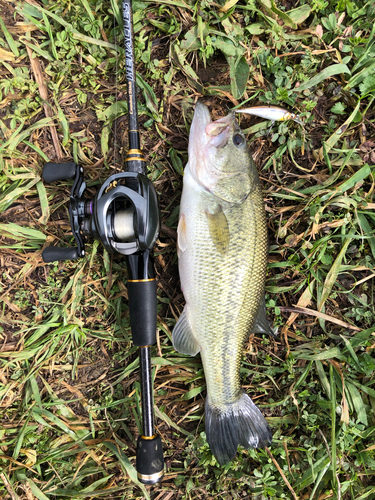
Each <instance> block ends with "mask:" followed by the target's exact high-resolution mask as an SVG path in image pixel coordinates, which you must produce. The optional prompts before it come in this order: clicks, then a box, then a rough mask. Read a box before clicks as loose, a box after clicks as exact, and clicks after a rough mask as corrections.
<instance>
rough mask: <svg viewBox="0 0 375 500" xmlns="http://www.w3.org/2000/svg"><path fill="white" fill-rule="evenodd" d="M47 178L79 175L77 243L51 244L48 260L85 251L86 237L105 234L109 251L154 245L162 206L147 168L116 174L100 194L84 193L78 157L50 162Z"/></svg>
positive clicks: (74, 197)
mask: <svg viewBox="0 0 375 500" xmlns="http://www.w3.org/2000/svg"><path fill="white" fill-rule="evenodd" d="M130 154H131V153H130ZM43 179H44V180H45V182H47V183H51V182H54V181H62V180H69V179H75V181H74V185H73V187H72V190H71V193H70V207H69V215H70V221H71V227H72V232H73V236H74V238H75V240H76V244H77V246H76V247H70V248H69V247H68V248H67V247H47V248H45V249H44V251H43V253H42V256H43V260H44V262H54V261H59V260H75V259H78V258H79V257H83V256H84V255H85V245H84V237H89V238H93V239H99V240H101V242H102V243H103V245H104V247H105V248H106V250H107V251H108V252H111V253H113V252H118V253H121V254H123V255H132V254H134V253H136V252H144V251H148V250H151V249H152V248H153V246H154V244H155V241H156V239H157V237H158V234H159V230H160V214H159V206H158V200H157V197H156V193H155V189H154V187H153V185H152V183H151V181H150V180H149V179H148V178H147V177H146V176H145V175H143V174H142V173H138V172H122V173H119V174H114V175H111V177H109V178H108V179H107V180H106V181H105V183H104V184H103V185H102V187H101V188H100V190H99V191H98V193H97V195H96V196H95V198H94V200H90V199H86V198H84V191H85V189H86V183H85V182H84V180H83V168H82V167H79V166H78V165H76V164H75V163H63V164H58V163H46V164H45V165H44V168H43Z"/></svg>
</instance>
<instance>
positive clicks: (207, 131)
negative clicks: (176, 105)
mask: <svg viewBox="0 0 375 500" xmlns="http://www.w3.org/2000/svg"><path fill="white" fill-rule="evenodd" d="M235 120H236V117H235V114H234V113H229V115H227V116H224V117H223V118H219V119H218V120H215V121H212V120H211V116H210V112H209V110H208V108H207V106H206V105H205V104H203V103H202V102H201V101H198V102H197V104H196V106H195V112H194V118H193V121H192V124H191V128H190V138H189V146H191V149H192V150H194V153H195V154H197V153H198V154H199V152H201V153H202V152H203V151H204V150H205V148H206V147H207V146H209V147H210V146H213V147H215V148H223V147H224V146H226V145H227V144H228V140H229V137H230V135H231V131H232V129H233V126H234V123H235ZM189 149H190V147H189ZM192 153H193V151H192ZM189 156H190V151H189ZM199 156H200V155H199Z"/></svg>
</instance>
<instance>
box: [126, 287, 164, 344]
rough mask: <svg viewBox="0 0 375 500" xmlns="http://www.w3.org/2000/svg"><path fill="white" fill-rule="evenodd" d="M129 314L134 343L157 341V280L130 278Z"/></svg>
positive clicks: (153, 342) (152, 342)
mask: <svg viewBox="0 0 375 500" xmlns="http://www.w3.org/2000/svg"><path fill="white" fill-rule="evenodd" d="M128 295H129V315H130V326H131V330H132V337H133V343H134V345H136V346H138V347H140V346H148V345H153V344H155V343H156V316H157V312H156V305H157V298H156V281H155V279H151V280H129V281H128Z"/></svg>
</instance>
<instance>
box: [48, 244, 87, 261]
mask: <svg viewBox="0 0 375 500" xmlns="http://www.w3.org/2000/svg"><path fill="white" fill-rule="evenodd" d="M79 257H80V255H79V254H78V248H77V247H46V248H45V249H44V250H43V252H42V259H43V261H44V262H46V263H48V262H55V261H56V260H77V259H78V258H79Z"/></svg>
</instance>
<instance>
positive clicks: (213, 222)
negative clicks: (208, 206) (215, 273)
mask: <svg viewBox="0 0 375 500" xmlns="http://www.w3.org/2000/svg"><path fill="white" fill-rule="evenodd" d="M206 216H207V221H208V229H209V231H210V236H211V238H212V241H213V242H214V244H215V247H216V249H217V251H218V252H219V253H220V254H221V255H225V254H226V253H227V251H228V249H229V226H228V221H227V218H226V216H225V213H224V212H223V208H222V207H221V205H219V206H218V208H217V209H216V211H215V212H214V213H213V214H212V213H209V212H206Z"/></svg>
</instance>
